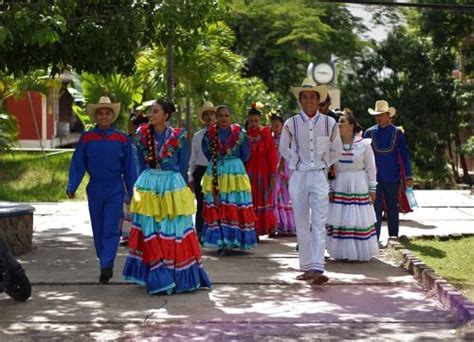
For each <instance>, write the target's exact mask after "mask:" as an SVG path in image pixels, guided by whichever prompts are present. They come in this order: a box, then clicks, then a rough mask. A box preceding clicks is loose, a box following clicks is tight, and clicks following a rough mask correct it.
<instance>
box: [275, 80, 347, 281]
mask: <svg viewBox="0 0 474 342" xmlns="http://www.w3.org/2000/svg"><path fill="white" fill-rule="evenodd" d="M292 92H293V94H294V95H295V96H296V98H297V99H298V101H299V103H300V105H301V112H300V113H299V114H297V115H295V116H293V117H291V118H289V119H288V120H287V121H286V122H285V125H284V128H283V132H282V135H281V140H280V147H279V150H280V153H281V155H282V156H283V157H284V158H285V159H286V160H287V161H288V165H289V168H290V170H292V171H293V173H292V175H291V178H290V182H289V192H290V198H291V202H292V205H293V212H294V216H295V224H296V233H297V237H298V247H299V257H300V270H301V271H302V272H304V273H303V274H302V275H299V276H298V277H297V279H298V280H308V281H310V282H311V283H313V284H323V283H325V282H327V281H328V278H327V277H326V276H325V275H324V274H323V273H324V250H325V240H326V228H325V224H326V221H327V212H328V205H329V198H328V195H329V183H328V179H327V169H328V167H330V166H331V165H332V164H333V163H334V162H335V161H336V160H337V159H338V157H339V155H340V154H341V152H342V143H341V138H340V136H339V129H338V126H337V123H336V121H335V120H334V119H333V118H331V117H329V116H327V115H323V114H321V113H320V112H319V111H318V107H319V103H320V102H322V101H324V100H325V99H326V96H327V87H326V86H324V85H316V84H315V83H314V81H313V80H311V79H309V78H307V79H305V80H304V81H303V84H302V86H301V87H294V88H292Z"/></svg>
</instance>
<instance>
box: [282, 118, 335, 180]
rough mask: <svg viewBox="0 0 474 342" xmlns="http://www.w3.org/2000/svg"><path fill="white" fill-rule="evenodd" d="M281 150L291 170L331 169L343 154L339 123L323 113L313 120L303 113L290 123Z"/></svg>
mask: <svg viewBox="0 0 474 342" xmlns="http://www.w3.org/2000/svg"><path fill="white" fill-rule="evenodd" d="M279 151H280V153H281V155H282V156H283V157H284V158H285V159H286V160H287V162H288V165H289V168H290V169H291V170H297V171H311V170H321V169H325V168H327V167H329V166H331V165H332V164H334V163H335V162H336V161H337V160H338V159H339V156H340V155H341V152H342V142H341V137H340V136H339V127H338V126H337V123H336V120H334V119H333V118H331V117H329V116H327V115H324V114H321V113H319V111H318V112H317V113H316V115H315V116H314V117H312V118H310V117H308V116H307V115H306V114H305V113H304V112H303V111H301V113H299V114H297V115H295V116H293V117H291V118H289V119H288V120H286V122H285V125H284V127H283V132H282V134H281V139H280V146H279Z"/></svg>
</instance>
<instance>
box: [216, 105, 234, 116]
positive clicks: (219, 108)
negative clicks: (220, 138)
mask: <svg viewBox="0 0 474 342" xmlns="http://www.w3.org/2000/svg"><path fill="white" fill-rule="evenodd" d="M224 108H225V109H227V110H228V111H229V113H230V114H232V111H231V110H230V107H229V106H228V105H225V104H223V105H219V106H217V108H216V115H217V113H219V111H220V110H221V109H224Z"/></svg>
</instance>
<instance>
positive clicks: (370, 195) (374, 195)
mask: <svg viewBox="0 0 474 342" xmlns="http://www.w3.org/2000/svg"><path fill="white" fill-rule="evenodd" d="M376 197H377V196H376V194H375V191H371V192H369V199H370V202H372V204H374V203H375V199H376Z"/></svg>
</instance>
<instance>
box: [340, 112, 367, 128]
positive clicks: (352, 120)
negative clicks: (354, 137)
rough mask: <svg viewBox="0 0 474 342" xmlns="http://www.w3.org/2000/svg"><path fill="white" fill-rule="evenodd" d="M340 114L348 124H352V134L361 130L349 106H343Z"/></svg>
mask: <svg viewBox="0 0 474 342" xmlns="http://www.w3.org/2000/svg"><path fill="white" fill-rule="evenodd" d="M341 116H344V117H345V118H346V119H347V121H349V124H351V125H354V128H353V130H352V133H353V134H356V133H359V132H362V126H361V125H359V123H358V122H357V120H356V118H355V117H354V114H353V113H352V111H351V110H350V109H349V108H344V111H343V112H342V113H341Z"/></svg>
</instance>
